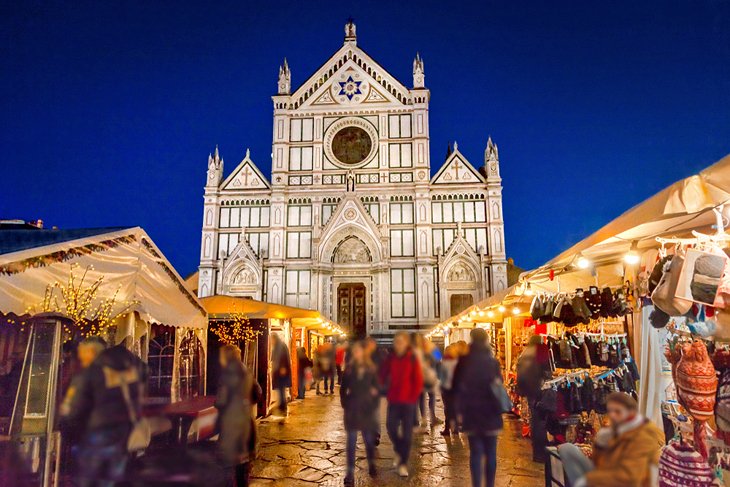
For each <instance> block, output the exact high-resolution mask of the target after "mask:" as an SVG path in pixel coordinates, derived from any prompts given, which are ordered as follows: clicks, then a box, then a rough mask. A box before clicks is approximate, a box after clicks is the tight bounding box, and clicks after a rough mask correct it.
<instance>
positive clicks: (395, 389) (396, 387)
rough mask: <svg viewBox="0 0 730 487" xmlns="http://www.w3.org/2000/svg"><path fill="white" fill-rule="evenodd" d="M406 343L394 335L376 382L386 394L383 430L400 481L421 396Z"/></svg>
mask: <svg viewBox="0 0 730 487" xmlns="http://www.w3.org/2000/svg"><path fill="white" fill-rule="evenodd" d="M409 341H410V340H409V338H408V335H407V334H406V333H405V332H400V333H398V334H396V335H395V338H394V339H393V353H392V354H391V355H390V356H389V357H388V358H387V360H386V361H385V363H384V364H383V367H382V368H381V371H380V376H381V377H380V382H381V384H383V385H384V387H385V388H386V390H387V393H386V397H387V399H388V412H387V418H386V421H385V427H386V429H387V430H388V436H390V441H391V442H392V443H393V449H394V450H395V458H394V461H393V463H394V465H395V466H396V467H398V475H400V476H401V477H408V465H407V464H408V457H409V455H410V452H411V440H412V438H413V419H414V418H415V417H416V405H417V404H418V401H419V399H420V398H421V393H422V392H423V373H422V371H421V364H420V362H419V360H418V358H417V357H416V355H415V354H414V353H413V351H412V350H411V348H410V346H409Z"/></svg>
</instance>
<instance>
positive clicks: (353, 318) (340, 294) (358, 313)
mask: <svg viewBox="0 0 730 487" xmlns="http://www.w3.org/2000/svg"><path fill="white" fill-rule="evenodd" d="M366 310H367V307H366V289H365V285H364V284H361V283H354V284H353V283H347V284H340V285H339V286H338V287H337V321H338V324H339V325H340V326H341V327H342V328H343V329H345V330H347V329H349V330H350V334H349V335H350V337H351V338H355V339H360V338H365V336H366V335H367V319H366V312H367V311H366Z"/></svg>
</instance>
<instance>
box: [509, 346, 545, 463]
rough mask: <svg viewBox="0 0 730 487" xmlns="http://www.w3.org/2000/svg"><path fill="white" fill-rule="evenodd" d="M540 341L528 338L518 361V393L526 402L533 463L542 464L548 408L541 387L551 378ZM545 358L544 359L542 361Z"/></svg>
mask: <svg viewBox="0 0 730 487" xmlns="http://www.w3.org/2000/svg"><path fill="white" fill-rule="evenodd" d="M540 347H544V346H543V345H542V340H541V338H540V337H539V336H537V335H535V336H532V337H530V340H529V341H528V342H527V346H526V347H525V350H523V352H522V355H520V358H519V359H517V393H518V394H519V395H520V396H522V397H526V398H527V405H528V407H529V408H530V439H531V441H532V461H534V462H538V463H545V460H546V453H545V447H546V446H547V417H548V414H549V412H550V411H549V408H546V406H545V404H544V403H543V402H541V399H542V398H543V391H542V384H543V382H544V381H545V379H547V378H550V375H551V372H550V364H549V361H548V359H547V353H544V354H543V353H541V352H540ZM542 355H545V358H543V357H542Z"/></svg>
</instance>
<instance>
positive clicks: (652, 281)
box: [649, 255, 672, 295]
mask: <svg viewBox="0 0 730 487" xmlns="http://www.w3.org/2000/svg"><path fill="white" fill-rule="evenodd" d="M670 260H672V256H671V255H667V256H666V257H664V258H663V259H660V260H659V262H657V263H656V264H654V269H652V271H651V275H649V295H651V293H653V292H654V289H656V287H657V286H658V285H659V281H661V280H662V274H664V265H665V264H666V263H667V262H669V261H670Z"/></svg>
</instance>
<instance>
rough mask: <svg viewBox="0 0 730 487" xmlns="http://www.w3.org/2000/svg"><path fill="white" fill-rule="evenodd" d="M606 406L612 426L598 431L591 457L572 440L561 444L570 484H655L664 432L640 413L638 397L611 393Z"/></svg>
mask: <svg viewBox="0 0 730 487" xmlns="http://www.w3.org/2000/svg"><path fill="white" fill-rule="evenodd" d="M606 409H607V411H608V417H609V419H610V420H611V426H609V427H607V428H603V429H601V430H599V431H598V433H597V434H596V437H595V444H594V448H593V459H592V460H591V459H589V458H588V457H586V456H585V454H584V453H583V452H582V451H581V450H580V448H578V447H577V446H575V445H573V444H572V443H564V444H562V445H560V446H558V453H559V454H560V458H561V459H562V461H563V465H564V466H565V476H566V477H567V479H568V481H569V482H570V485H572V486H574V487H610V486H614V485H626V486H629V485H632V486H637V487H649V486H651V485H656V483H655V482H656V481H655V480H653V479H652V477H653V471H654V469H656V467H657V466H658V464H659V456H660V454H661V449H662V447H663V446H664V433H663V432H662V431H661V430H659V428H657V427H656V425H654V423H652V422H651V421H649V420H648V419H646V418H644V417H643V416H641V415H640V414H639V405H638V404H637V403H636V400H635V399H634V398H633V397H631V396H629V395H628V394H626V393H624V392H612V393H611V394H609V395H608V397H607V398H606Z"/></svg>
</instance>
